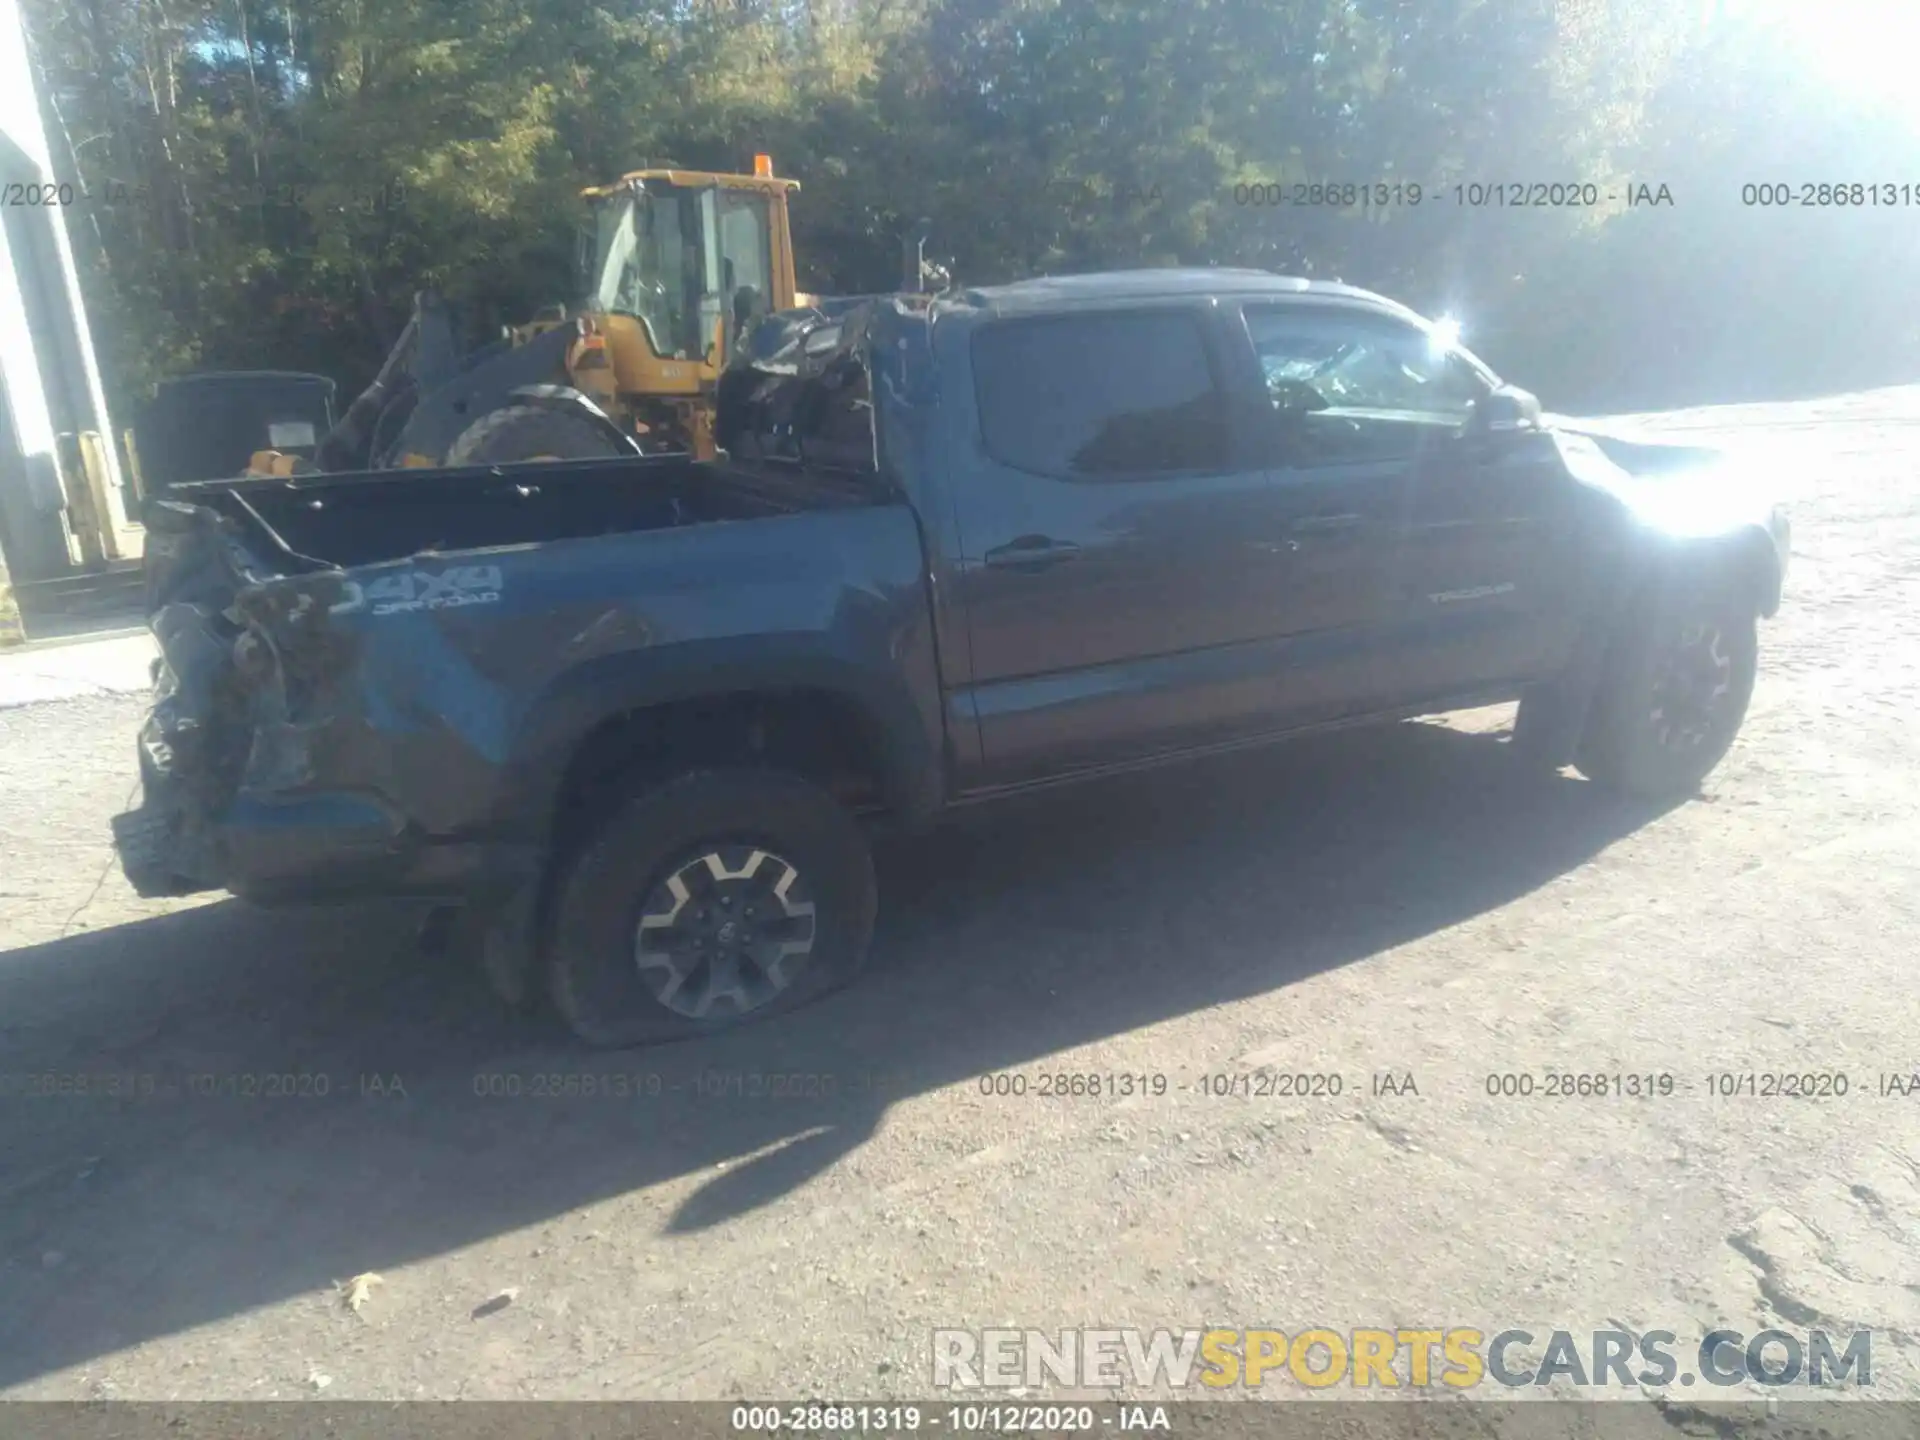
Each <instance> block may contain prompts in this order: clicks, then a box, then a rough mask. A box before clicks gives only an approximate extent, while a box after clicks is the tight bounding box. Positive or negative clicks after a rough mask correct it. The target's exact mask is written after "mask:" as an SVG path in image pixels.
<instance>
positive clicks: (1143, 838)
mask: <svg viewBox="0 0 1920 1440" xmlns="http://www.w3.org/2000/svg"><path fill="white" fill-rule="evenodd" d="M1509 760H1510V757H1509V756H1508V755H1507V754H1506V753H1504V750H1503V747H1502V746H1501V745H1500V744H1499V743H1498V742H1497V741H1495V740H1494V739H1492V738H1491V737H1488V736H1481V735H1470V734H1465V733H1462V732H1460V731H1456V730H1450V729H1446V728H1442V727H1439V726H1435V725H1426V724H1414V725H1403V726H1398V727H1393V728H1391V729H1387V730H1382V731H1375V732H1358V733H1354V734H1350V735H1335V736H1327V737H1323V738H1320V739H1316V740H1311V741H1303V742H1300V743H1299V744H1296V745H1294V746H1292V747H1289V748H1287V749H1285V750H1281V751H1277V752H1274V753H1271V754H1263V755H1257V756H1246V757H1236V758H1232V759H1224V760H1217V761H1211V762H1207V763H1204V764H1200V765H1194V766H1187V767H1182V768H1180V769H1178V770H1170V771H1164V772H1160V773H1157V774H1153V775H1148V776H1138V777H1131V778H1127V779H1123V780H1113V781H1103V782H1099V783H1096V784H1093V785H1088V786H1084V787H1078V788H1076V789H1073V790H1069V791H1061V792H1057V793H1055V794H1053V795H1050V796H1045V797H1038V796H1036V797H1029V798H1025V799H1021V800H1017V801H1009V802H1006V803H1004V804H1002V805H999V806H995V807H991V808H984V809H982V810H979V811H977V812H971V813H969V814H968V815H966V816H965V817H964V818H963V819H962V820H960V821H958V822H957V823H955V824H953V825H952V826H950V827H948V828H946V829H943V830H941V831H939V832H937V833H935V834H933V835H930V836H926V837H921V838H918V839H915V840H912V841H905V842H897V843H892V844H889V845H888V846H886V847H885V853H884V856H883V860H882V877H881V881H882V895H883V897H884V898H883V916H882V922H881V927H880V933H879V935H878V938H877V941H876V946H875V960H874V964H873V967H872V969H871V970H870V972H869V973H868V974H867V975H866V976H865V977H863V979H862V980H861V981H860V983H859V984H857V985H855V986H854V987H852V988H850V989H848V990H846V991H843V992H842V993H840V994H838V995H836V996H834V997H831V998H830V999H828V1000H826V1001H824V1002H822V1003H820V1004H818V1005H816V1006H814V1007H812V1008H810V1009H808V1010H806V1011H803V1012H800V1013H798V1014H796V1015H793V1016H789V1017H786V1018H784V1019H780V1020H776V1021H773V1022H769V1023H767V1024H764V1025H760V1026H750V1027H747V1028H744V1029H741V1030H738V1031H734V1032H731V1033H728V1034H726V1035H723V1036H719V1037H716V1038H714V1039H712V1040H708V1041H701V1042H697V1043H690V1044H686V1045H680V1046H670V1047H664V1048H660V1049H654V1050H639V1051H628V1052H622V1053H618V1054H595V1053H592V1052H586V1051H582V1050H580V1049H579V1048H577V1047H575V1046H574V1045H573V1044H572V1043H571V1042H570V1041H569V1040H568V1039H567V1038H566V1037H565V1036H564V1035H563V1034H562V1033H561V1032H560V1031H559V1030H558V1028H557V1026H556V1025H555V1023H554V1022H552V1021H550V1020H548V1019H545V1018H543V1017H523V1016H514V1015H509V1014H506V1013H504V1012H503V1011H501V1010H500V1009H499V1008H498V1007H497V1006H496V1005H495V1004H494V1002H493V1001H492V1000H491V999H490V997H488V996H487V994H486V993H485V991H484V989H483V987H482V986H481V985H480V983H479V981H478V979H477V977H476V976H475V974H474V973H473V970H472V967H471V966H470V964H469V963H468V961H467V959H466V957H463V956H458V955H442V956H429V955H423V954H422V953H421V952H420V951H419V950H418V949H417V948H416V947H415V945H414V944H413V934H412V928H411V923H410V921H411V915H410V914H409V912H408V911H406V910H405V908H404V907H397V906H392V905H366V906H356V907H352V908H347V909H338V910H316V911H299V912H263V911H256V910H252V909H249V908H247V907H244V906H241V905H239V904H237V903H234V902H230V901H229V902H220V903H215V904H211V905H207V906H204V907H201V908H196V909H192V910H186V911H182V912H180V913H177V914H172V915H168V916H165V917H162V918H158V919H152V920H145V921H141V922H138V923H134V924H129V925H123V926H119V927H116V928H112V929H107V930H101V931H96V932H91V933H87V934H83V935H77V936H73V937H71V938H67V939H63V940H59V941H56V942H52V943H49V944H45V945H41V946H36V947H33V948H30V949H23V950H19V951H15V952H12V953H10V954H9V955H7V956H6V957H5V959H4V962H0V1079H5V1081H6V1083H7V1084H8V1085H9V1086H10V1087H11V1089H10V1091H9V1092H6V1093H0V1386H7V1385H13V1384H18V1383H21V1382H23V1381H26V1380H28V1379H31V1378H33V1377H34V1376H37V1375H41V1374H44V1373H46V1372H48V1371H50V1370H53V1369H57V1368H61V1367H66V1366H70V1365H74V1364H77V1363H80V1362H83V1361H85V1360H88V1359H91V1358H93V1357H95V1356H97V1355H100V1354H103V1353H107V1352H110V1351H113V1350H118V1349H121V1348H124V1347H126V1346H129V1345H133V1344H136V1343H139V1342H140V1341H143V1340H146V1339H149V1338H152V1337H155V1336H158V1335H164V1334H170V1333H174V1332H177V1331H179V1330H183V1329H186V1328H188V1327H191V1326H197V1325H203V1324H206V1323H208V1322H211V1321H215V1320H219V1319H221V1318H224V1317H227V1316H230V1315H233V1314H236V1313H239V1312H242V1311H246V1310H249V1309H252V1308H254V1307H258V1306H262V1305H267V1304H271V1303H273V1302H276V1301H280V1300H284V1299H286V1298H289V1297H292V1296H296V1295H300V1294H304V1293H311V1292H319V1291H323V1290H325V1289H327V1288H328V1287H329V1286H330V1285H333V1284H335V1283H337V1282H339V1281H340V1280H342V1279H344V1278H346V1277H349V1276H352V1275H355V1274H358V1273H361V1272H364V1271H369V1270H373V1271H378V1270H382V1269H392V1268H396V1267H400V1266H403V1265H405V1264H407V1263H409V1262H411V1261H415V1260H419V1259H421V1258H424V1257H427V1256H431V1255H436V1254H440V1253H444V1252H446V1251H449V1250H453V1249H456V1248H458V1247H461V1246H465V1245H469V1244H472V1243H475V1242H478V1241H481V1240H484V1239H487V1238H489V1237H492V1236H495V1235H499V1234H501V1233H504V1232H508V1231H512V1230H516V1229H519V1228H522V1227H529V1226H537V1225H539V1224H540V1223H542V1222H545V1221H549V1220H553V1219H555V1218H557V1217H560V1216H563V1215H565V1214H567V1213H568V1212H570V1211H573V1210H576V1209H578V1208H579V1207H581V1206H584V1205H588V1204H592V1203H595V1202H598V1201H602V1200H606V1199H609V1198H611V1197H615V1196H620V1195H625V1194H628V1193H629V1192H632V1191H635V1190H637V1189H640V1188H641V1187H647V1186H652V1185H656V1184H660V1183H662V1182H668V1181H675V1180H683V1181H684V1180H685V1179H686V1178H688V1177H694V1176H702V1177H704V1178H703V1179H702V1180H701V1181H700V1183H698V1185H697V1186H696V1187H695V1188H693V1189H692V1191H691V1193H690V1194H689V1195H687V1197H686V1198H684V1199H682V1200H680V1201H678V1203H677V1204H674V1205H672V1206H671V1208H663V1211H662V1217H661V1222H660V1224H661V1233H672V1232H688V1231H697V1230H701V1229H704V1228H706V1227H710V1226H714V1225H718V1224H721V1223H723V1222H726V1221H728V1220H731V1219H733V1218H735V1217H738V1216H741V1215H743V1214H746V1213H748V1212H750V1211H752V1210H754V1209H755V1208H757V1207H760V1206H764V1205H767V1204H769V1203H772V1202H774V1201H776V1200H777V1199H779V1198H780V1197H782V1196H784V1195H787V1194H790V1193H791V1192H792V1191H794V1190H795V1189H796V1188H798V1187H799V1186H801V1185H803V1184H805V1183H806V1182H807V1181H808V1180H809V1179H810V1178H812V1177H813V1176H816V1175H818V1174H820V1173H821V1172H822V1171H823V1170H825V1169H827V1168H829V1167H831V1166H832V1165H834V1164H835V1163H836V1162H837V1161H839V1160H841V1159H842V1158H844V1157H845V1156H847V1155H848V1154H849V1153H850V1152H851V1151H853V1150H855V1149H857V1148H858V1147H859V1146H860V1145H861V1144H862V1143H863V1142H864V1141H865V1140H866V1139H867V1138H868V1137H869V1136H870V1135H872V1134H873V1133H874V1130H875V1128H876V1126H877V1125H878V1124H879V1122H880V1120H881V1117H882V1116H883V1115H884V1113H885V1111H886V1109H887V1107H888V1106H889V1105H890V1104H891V1103H893V1101H895V1100H896V1099H899V1098H902V1097H907V1096H913V1095H919V1094H924V1093H926V1092H927V1091H929V1090H932V1089H936V1088H938V1087H942V1086H946V1085H951V1084H954V1083H956V1082H965V1081H971V1080H973V1079H975V1078H976V1077H978V1076H980V1075H981V1074H983V1073H984V1072H989V1071H996V1070H1010V1069H1018V1068H1023V1067H1027V1066H1029V1065H1031V1064H1032V1063H1033V1062H1035V1061H1036V1060H1038V1059H1040V1058H1042V1057H1045V1056H1049V1055H1053V1054H1055V1053H1057V1052H1060V1051H1062V1050H1066V1049H1069V1048H1071V1047H1074V1046H1078V1045H1082V1044H1086V1043H1089V1042H1093V1041H1097V1040H1100V1039H1102V1038H1105V1037H1110V1036H1115V1035H1119V1034H1123V1033H1125V1032H1128V1031H1132V1030H1135V1029H1138V1028H1140V1027H1142V1026H1148V1025H1152V1024H1155V1023H1156V1022H1160V1021H1164V1020H1167V1019H1169V1018H1172V1017H1175V1016H1180V1015H1184V1014H1188V1013H1191V1012H1195V1011H1199V1010H1203V1009H1206V1008H1209V1007H1214V1006H1219V1005H1223V1004H1226V1003H1229V1002H1232V1001H1234V1000H1238V999H1242V998H1245V997H1248V996H1254V995H1260V994H1265V993H1268V992H1271V991H1274V990H1277V989H1280V988H1283V987H1285V986H1288V985H1291V984H1292V983H1294V982H1295V981H1298V980H1300V979H1302V978H1304V977H1307V976H1311V975H1313V974H1315V973H1318V972H1321V971H1325V970H1328V969H1331V968H1334V967H1337V966H1341V965H1345V964H1348V963H1351V962H1353V961H1356V960H1362V959H1365V958H1367V957H1369V956H1372V955H1375V954H1377V953H1379V952H1381V951H1383V950H1386V949H1389V948H1391V947H1393V946H1396V945H1399V944H1402V943H1404V942H1406V941H1408V940H1411V939H1414V938H1416V937H1419V936H1422V935H1426V934H1430V933H1433V932H1435V931H1437V930H1440V929H1443V928H1445V927H1448V926H1451V925H1454V924H1457V923H1459V922H1460V921H1462V920H1464V919H1467V918H1468V917H1471V916H1473V915H1476V914H1479V913H1482V912H1485V911H1487V910H1490V909H1493V908H1495V907H1498V906H1500V905H1502V904H1505V903H1506V902H1508V901H1510V900H1512V899H1514V898H1515V897H1517V896H1520V895H1523V894H1525V893H1527V892H1528V891H1530V890H1533V889H1534V888H1536V887H1538V886H1540V885H1542V884H1544V883H1545V882H1547V881H1549V880H1551V879H1553V878H1554V877H1556V876H1558V875H1561V874H1563V873H1565V872H1566V871H1568V870H1570V869H1572V868H1574V867H1576V866H1578V865H1580V864H1581V863H1582V862H1584V861H1586V860H1587V859H1589V858H1591V857H1592V856H1594V855H1595V854H1596V853H1598V852H1599V851H1600V850H1602V849H1604V848H1605V847H1606V846H1607V845H1608V844H1610V843H1612V842H1613V841H1615V840H1616V839H1618V838H1619V837H1621V836H1622V835H1625V834H1626V833H1628V832H1629V831H1631V830H1633V829H1634V828H1636V827H1637V826H1639V825H1641V824H1644V823H1645V822H1646V821H1647V820H1649V819H1650V818H1652V816H1653V815H1654V814H1656V813H1657V809H1658V807H1651V806H1647V805H1644V804H1637V803H1633V802H1627V801H1623V800H1620V799H1618V798H1615V797H1611V796H1609V795H1607V794H1605V793H1604V792H1601V791H1600V790H1598V789H1597V787H1594V786H1590V785H1588V784H1586V783H1585V782H1583V781H1579V780H1575V779H1571V778H1564V777H1527V776H1524V775H1521V774H1519V773H1518V772H1517V769H1516V767H1514V766H1513V765H1511V764H1510V763H1509ZM21 1076H42V1077H45V1076H51V1077H54V1085H53V1088H56V1089H57V1088H59V1083H60V1077H78V1076H84V1077H90V1078H89V1080H88V1082H87V1083H88V1087H89V1088H90V1089H91V1090H93V1091H94V1092H95V1093H94V1094H92V1095H90V1096H86V1097H80V1096H74V1095H59V1094H54V1095H45V1094H39V1093H34V1092H35V1091H37V1090H40V1089H45V1088H47V1082H46V1081H45V1080H44V1079H43V1080H40V1081H33V1082H26V1083H23V1082H22V1081H21V1080H20V1078H19V1077H21ZM106 1077H118V1079H117V1080H112V1079H108V1078H106ZM272 1077H290V1078H288V1079H281V1080H275V1079H273V1078H272ZM323 1077H324V1078H323ZM543 1077H545V1078H543ZM581 1077H591V1078H592V1080H593V1082H594V1083H593V1085H592V1087H591V1088H593V1089H595V1090H598V1091H600V1092H602V1093H599V1094H586V1093H581V1092H582V1091H583V1090H585V1089H586V1088H588V1087H587V1085H586V1082H585V1080H583V1079H582V1078H581ZM770 1077H787V1078H785V1079H782V1080H778V1081H775V1080H772V1079H771V1078H770ZM69 1088H71V1085H69ZM108 1088H118V1089H119V1090H120V1091H121V1092H122V1093H120V1094H117V1095H114V1094H108V1095H105V1096H103V1095H101V1094H99V1093H98V1092H99V1091H101V1090H102V1089H108ZM322 1089H324V1090H325V1092H326V1093H325V1094H324V1095H322V1094H319V1093H316V1092H318V1091H320V1090H322ZM129 1091H130V1092H131V1094H129V1093H126V1092H129ZM275 1091H291V1092H292V1093H284V1094H275V1093H272V1092H275ZM608 1092H611V1093H608ZM681 1188H684V1186H683V1187H681ZM664 1203H665V1202H663V1205H664Z"/></svg>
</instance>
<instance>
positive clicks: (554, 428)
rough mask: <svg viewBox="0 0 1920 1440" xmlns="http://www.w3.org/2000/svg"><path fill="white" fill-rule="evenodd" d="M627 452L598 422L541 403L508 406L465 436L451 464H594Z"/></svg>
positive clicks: (452, 449) (486, 417)
mask: <svg viewBox="0 0 1920 1440" xmlns="http://www.w3.org/2000/svg"><path fill="white" fill-rule="evenodd" d="M622 453H625V452H623V451H622V450H621V448H620V444H619V442H618V441H617V440H615V439H614V438H613V436H611V435H609V434H607V432H606V431H605V430H603V429H601V428H600V427H599V426H598V425H596V424H594V423H593V421H591V420H588V419H585V418H583V417H581V416H578V415H569V414H567V413H566V412H565V411H564V410H549V409H547V408H546V407H545V406H542V405H509V406H507V407H505V408H504V409H501V410H493V411H490V412H488V413H487V414H485V415H482V416H481V417H480V418H479V419H478V420H476V421H474V422H473V424H471V425H469V426H468V427H467V428H466V429H465V430H463V431H461V432H460V437H459V439H457V440H455V441H454V442H453V445H452V446H451V447H450V448H449V449H448V451H447V464H448V465H450V466H457V465H518V464H523V463H525V462H528V461H533V460H545V459H553V460H594V459H601V458H607V457H612V456H617V455H620V454H622Z"/></svg>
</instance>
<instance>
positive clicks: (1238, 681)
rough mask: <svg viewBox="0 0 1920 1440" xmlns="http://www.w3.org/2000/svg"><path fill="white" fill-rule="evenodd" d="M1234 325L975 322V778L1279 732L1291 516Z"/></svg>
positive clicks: (1166, 320)
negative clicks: (1257, 425) (1264, 440)
mask: <svg viewBox="0 0 1920 1440" xmlns="http://www.w3.org/2000/svg"><path fill="white" fill-rule="evenodd" d="M1229 322H1232V324H1237V320H1236V319H1235V317H1233V316H1231V315H1229V314H1226V313H1223V312H1222V311H1221V309H1220V307H1218V306H1216V305H1215V304H1213V303H1212V302H1211V301H1202V302H1192V301H1184V302H1182V303H1178V304H1161V305H1157V306H1144V307H1134V308H1127V309H1114V310H1097V311H1096V310H1081V311H1074V312H1070V313H1066V314H1057V315H1047V316H1042V317H1035V318H1024V317H1009V318H1002V319H991V320H987V321H985V322H983V323H981V324H980V325H978V326H977V327H976V328H975V330H974V332H973V334H972V337H971V343H970V344H969V345H968V346H967V347H966V355H965V358H964V365H965V368H966V370H967V372H968V373H969V374H970V376H971V380H972V384H971V385H967V384H964V383H963V384H959V385H956V386H955V387H954V392H955V395H956V401H957V402H958V403H957V404H956V407H955V409H956V412H957V413H956V414H955V415H954V416H953V424H954V426H955V433H954V435H953V437H952V438H953V441H954V445H953V450H954V452H955V453H954V464H953V471H954V476H953V481H952V500H953V506H954V512H955V513H954V521H955V527H956V530H957V532H958V540H959V550H960V563H959V565H958V567H957V571H956V588H957V590H958V592H959V593H958V595H957V597H956V598H957V599H958V601H959V603H960V606H961V607H962V611H961V613H963V614H964V615H965V616H966V624H967V627H968V632H969V636H970V641H971V644H970V650H971V657H972V665H971V676H970V682H971V683H970V685H969V686H968V692H969V693H968V694H967V695H966V696H965V697H963V699H964V701H965V702H967V703H970V704H971V705H972V707H973V709H974V712H975V714H976V715H977V717H978V720H979V726H980V736H981V742H982V749H983V753H984V764H983V767H982V771H981V773H980V774H979V775H978V776H974V777H970V778H971V779H972V780H973V781H974V782H975V783H987V784H1003V783H1013V782H1018V781H1021V780H1028V779H1034V778H1039V777H1042V776H1045V775H1049V774H1053V773H1058V772H1061V771H1065V770H1071V769H1075V768H1081V767H1085V766H1089V765H1098V764H1104V763H1113V762H1124V761H1126V760H1129V759H1133V758H1137V757H1140V756H1145V755H1151V754H1154V753H1158V752H1164V751H1168V750H1175V749H1180V748H1185V747H1190V746H1194V745H1200V744H1205V743H1209V742H1212V741H1216V740H1221V739H1229V738H1232V737H1235V736H1238V735H1242V734H1245V733H1247V732H1249V731H1254V730H1259V729H1264V728H1272V727H1273V726H1274V725H1275V723H1276V719H1275V716H1276V711H1277V709H1278V704H1279V694H1278V690H1277V688H1276V683H1275V674H1276V669H1277V665H1276V642H1278V641H1279V640H1281V639H1282V638H1283V637H1284V635H1285V633H1286V631H1287V628H1288V625H1289V618H1288V614H1287V610H1286V607H1285V605H1284V603H1283V602H1284V598H1285V595H1286V591H1287V587H1288V585H1289V583H1290V582H1289V578H1288V577H1289V571H1288V567H1287V563H1286V559H1287V541H1288V506H1287V504H1286V503H1285V502H1284V501H1283V500H1282V498H1281V497H1280V495H1279V494H1278V492H1277V491H1276V489H1275V487H1274V486H1273V484H1272V483H1271V475H1270V473H1269V469H1268V466H1267V465H1266V462H1265V461H1264V460H1263V459H1262V458H1261V457H1260V455H1259V454H1258V453H1257V444H1256V437H1255V436H1254V435H1253V434H1252V432H1251V430H1250V428H1249V425H1248V423H1247V413H1248V408H1249V405H1250V402H1251V401H1252V400H1253V399H1254V395H1253V390H1252V386H1251V382H1250V381H1249V380H1248V378H1247V370H1246V367H1245V366H1244V364H1243V363H1242V359H1241V356H1240V355H1239V354H1237V353H1236V352H1235V350H1234V348H1233V347H1234V345H1235V344H1236V336H1235V334H1234V331H1233V329H1232V325H1231V324H1230V323H1229ZM1237 343H1238V344H1239V345H1240V346H1241V348H1242V350H1243V349H1244V341H1243V340H1240V341H1238V342H1237ZM969 400H970V401H971V402H972V403H971V404H970V405H969V404H968V403H967V402H968V401H969ZM958 412H965V413H958Z"/></svg>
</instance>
